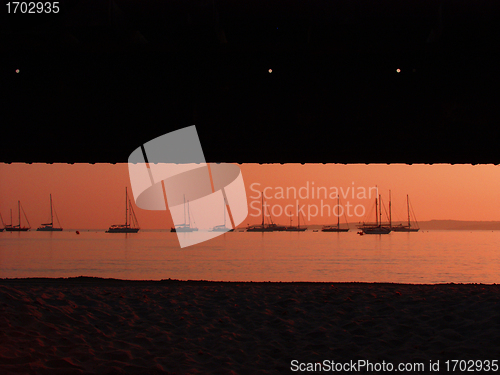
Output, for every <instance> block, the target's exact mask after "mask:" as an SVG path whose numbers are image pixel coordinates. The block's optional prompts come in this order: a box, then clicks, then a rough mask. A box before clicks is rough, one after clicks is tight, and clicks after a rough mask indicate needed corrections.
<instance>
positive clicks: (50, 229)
mask: <svg viewBox="0 0 500 375" xmlns="http://www.w3.org/2000/svg"><path fill="white" fill-rule="evenodd" d="M54 211H55V209H54ZM56 219H57V222H58V223H59V218H58V217H57V213H56ZM59 225H61V224H59ZM36 230H37V232H61V231H62V228H61V227H54V216H53V214H52V194H50V223H47V224H42V226H41V227H39V228H37V229H36Z"/></svg>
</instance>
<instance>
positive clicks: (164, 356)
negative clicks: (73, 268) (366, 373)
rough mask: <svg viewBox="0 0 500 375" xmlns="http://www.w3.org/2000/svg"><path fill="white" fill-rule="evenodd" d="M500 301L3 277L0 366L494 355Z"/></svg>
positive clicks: (405, 287) (262, 364)
mask: <svg viewBox="0 0 500 375" xmlns="http://www.w3.org/2000/svg"><path fill="white" fill-rule="evenodd" d="M499 307H500V285H497V284H453V283H449V284H398V283H363V282H352V283H323V282H218V281H203V280H199V281H195V280H189V281H181V280H168V279H167V280H162V281H148V280H143V281H135V280H120V279H102V278H98V277H73V278H25V279H0V367H1V368H2V369H3V370H4V371H3V373H7V374H10V373H29V374H39V373H40V374H45V373H50V374H52V373H64V374H103V373H113V374H114V373H117V374H186V373H190V374H192V373H203V374H210V373H213V374H234V373H236V374H256V373H258V374H281V373H291V372H292V371H291V363H292V361H294V360H296V361H299V363H317V362H322V361H325V360H334V361H335V362H342V363H346V362H349V361H357V360H366V361H370V362H372V363H380V362H382V361H385V362H386V363H392V364H394V365H396V364H398V363H402V362H414V363H416V362H419V363H424V364H427V365H428V364H429V363H430V361H433V362H434V363H435V362H436V361H441V366H442V367H443V366H444V361H446V360H457V359H458V360H495V359H496V356H497V355H498V352H499V350H500V313H499V311H500V309H499ZM442 369H443V368H442ZM428 372H430V371H428V369H427V371H424V373H428ZM408 373H410V372H408ZM412 373H415V372H412ZM419 373H422V372H419Z"/></svg>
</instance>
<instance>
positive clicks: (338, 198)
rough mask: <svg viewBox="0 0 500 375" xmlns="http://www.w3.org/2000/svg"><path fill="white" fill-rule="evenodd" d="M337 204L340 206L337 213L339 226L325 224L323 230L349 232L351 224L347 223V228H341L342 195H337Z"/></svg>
mask: <svg viewBox="0 0 500 375" xmlns="http://www.w3.org/2000/svg"><path fill="white" fill-rule="evenodd" d="M337 206H338V208H339V212H338V215H337V226H336V227H334V226H331V225H325V226H324V227H323V228H321V231H322V232H348V231H349V224H347V228H341V227H340V197H339V196H338V195H337Z"/></svg>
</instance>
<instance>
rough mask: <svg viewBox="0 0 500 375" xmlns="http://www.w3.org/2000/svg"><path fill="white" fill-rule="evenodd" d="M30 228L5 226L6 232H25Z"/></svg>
mask: <svg viewBox="0 0 500 375" xmlns="http://www.w3.org/2000/svg"><path fill="white" fill-rule="evenodd" d="M29 230H30V228H5V231H6V232H27V231H29Z"/></svg>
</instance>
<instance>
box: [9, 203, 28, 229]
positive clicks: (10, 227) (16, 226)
mask: <svg viewBox="0 0 500 375" xmlns="http://www.w3.org/2000/svg"><path fill="white" fill-rule="evenodd" d="M21 209H22V207H21V201H17V210H18V213H19V224H18V225H13V224H12V210H10V225H6V226H5V230H6V231H7V232H27V231H29V230H30V229H31V226H30V222H29V221H28V217H27V216H26V212H24V209H23V214H24V218H25V219H26V222H27V223H28V226H27V227H21Z"/></svg>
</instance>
